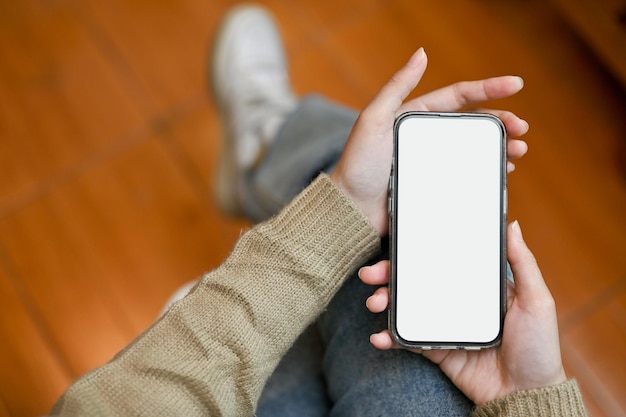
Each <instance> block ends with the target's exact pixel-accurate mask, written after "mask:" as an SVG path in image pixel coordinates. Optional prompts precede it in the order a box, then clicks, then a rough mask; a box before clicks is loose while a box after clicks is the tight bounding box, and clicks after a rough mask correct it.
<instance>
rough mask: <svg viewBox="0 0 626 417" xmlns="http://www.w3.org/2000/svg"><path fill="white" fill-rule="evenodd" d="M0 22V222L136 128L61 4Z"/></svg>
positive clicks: (112, 80) (28, 0)
mask: <svg viewBox="0 0 626 417" xmlns="http://www.w3.org/2000/svg"><path fill="white" fill-rule="evenodd" d="M2 9H3V10H2V17H1V18H0V19H1V21H2V24H0V51H2V56H3V65H2V66H0V91H1V92H2V98H3V99H2V101H1V102H0V126H2V128H1V130H0V135H1V136H2V140H0V165H1V166H2V167H3V169H2V174H3V175H2V176H1V177H0V216H2V215H4V214H5V213H7V212H8V211H10V210H12V209H14V208H15V207H19V205H20V204H23V203H24V202H27V201H29V200H31V199H33V198H36V196H37V195H38V194H40V193H41V192H45V190H46V189H47V188H46V187H49V186H50V184H51V182H53V181H54V179H55V178H59V177H63V176H64V175H67V173H68V171H71V170H72V167H75V166H76V164H78V163H79V161H80V160H81V159H82V158H85V157H86V156H89V155H92V154H94V153H97V152H98V151H99V150H100V149H102V148H105V147H107V146H109V145H111V144H112V142H115V141H119V140H123V139H124V136H125V135H127V134H128V132H132V131H133V130H134V129H136V128H137V127H138V126H140V125H141V121H142V117H141V114H139V113H138V112H137V111H136V110H135V106H134V102H133V98H132V96H131V95H129V94H128V92H127V91H126V88H125V87H126V85H125V83H124V82H122V81H123V80H120V78H119V75H118V74H116V73H115V71H114V69H113V68H112V67H111V65H110V64H109V62H107V60H106V59H105V57H103V55H102V54H101V52H100V51H99V50H98V47H97V45H95V44H94V43H93V42H92V40H91V39H90V38H89V36H88V33H87V32H86V31H85V28H84V27H83V25H82V24H81V22H80V21H78V20H77V19H76V16H75V15H74V13H73V11H72V10H71V7H70V6H69V5H68V4H67V3H66V2H62V1H56V2H39V1H34V0H25V1H20V2H11V3H7V4H6V5H4V6H3V7H2Z"/></svg>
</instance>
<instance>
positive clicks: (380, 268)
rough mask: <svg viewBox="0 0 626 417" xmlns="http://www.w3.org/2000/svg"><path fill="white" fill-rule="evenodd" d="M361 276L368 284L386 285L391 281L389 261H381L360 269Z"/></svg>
mask: <svg viewBox="0 0 626 417" xmlns="http://www.w3.org/2000/svg"><path fill="white" fill-rule="evenodd" d="M359 278H360V279H361V281H363V282H364V283H365V284H368V285H385V284H388V283H389V261H387V260H384V261H379V262H377V263H375V264H374V265H370V266H364V267H362V268H361V269H359Z"/></svg>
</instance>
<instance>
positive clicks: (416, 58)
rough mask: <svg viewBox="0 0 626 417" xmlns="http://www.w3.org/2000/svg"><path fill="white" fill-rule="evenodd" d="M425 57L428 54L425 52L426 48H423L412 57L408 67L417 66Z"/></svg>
mask: <svg viewBox="0 0 626 417" xmlns="http://www.w3.org/2000/svg"><path fill="white" fill-rule="evenodd" d="M425 56H426V52H425V51H424V48H423V47H421V48H420V49H418V50H417V51H416V52H415V53H414V54H413V55H412V56H411V58H410V59H409V62H408V65H409V66H412V67H414V66H416V65H417V64H418V63H419V62H420V61H422V60H423V59H424V57H425Z"/></svg>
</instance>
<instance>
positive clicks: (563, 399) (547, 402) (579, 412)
mask: <svg viewBox="0 0 626 417" xmlns="http://www.w3.org/2000/svg"><path fill="white" fill-rule="evenodd" d="M587 415H588V414H587V411H586V409H585V404H584V403H583V397H582V394H581V392H580V389H579V387H578V384H577V383H576V380H574V379H570V380H569V381H567V382H564V383H562V384H560V385H555V386H553V387H547V388H540V389H533V390H528V391H519V392H516V393H513V394H511V395H509V396H507V397H504V398H501V399H498V400H494V401H490V402H488V403H486V404H483V405H482V406H480V407H477V408H476V410H474V412H473V413H472V417H496V416H498V417H533V416H537V417H585V416H587Z"/></svg>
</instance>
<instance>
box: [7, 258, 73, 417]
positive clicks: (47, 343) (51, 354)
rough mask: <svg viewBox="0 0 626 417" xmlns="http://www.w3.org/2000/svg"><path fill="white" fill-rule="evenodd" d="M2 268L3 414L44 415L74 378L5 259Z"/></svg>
mask: <svg viewBox="0 0 626 417" xmlns="http://www.w3.org/2000/svg"><path fill="white" fill-rule="evenodd" d="M0 266H1V268H0V340H2V343H0V415H2V416H25V417H26V416H33V417H34V416H40V415H43V414H45V413H47V412H49V411H50V408H51V407H52V404H53V403H54V402H55V401H56V399H57V398H58V397H59V395H61V393H62V392H63V391H64V390H65V389H66V387H67V386H68V385H69V383H70V381H71V379H72V378H71V375H70V373H69V371H68V369H67V367H66V363H65V362H64V360H63V358H61V357H59V355H58V351H57V350H56V346H55V345H54V343H53V342H52V341H51V340H49V339H48V338H47V337H46V329H44V328H42V323H41V322H40V318H41V317H40V316H39V314H38V312H37V311H36V309H34V308H33V306H32V305H31V304H30V300H29V297H28V296H27V295H26V294H24V293H23V291H22V289H21V288H18V287H19V286H20V283H19V280H18V279H17V278H19V277H12V278H11V279H10V278H9V277H10V276H11V275H12V273H11V272H10V270H11V268H10V265H7V262H6V259H5V258H4V257H3V256H0Z"/></svg>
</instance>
